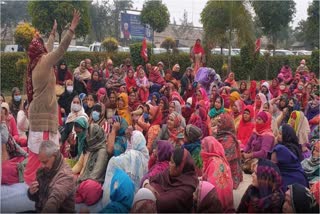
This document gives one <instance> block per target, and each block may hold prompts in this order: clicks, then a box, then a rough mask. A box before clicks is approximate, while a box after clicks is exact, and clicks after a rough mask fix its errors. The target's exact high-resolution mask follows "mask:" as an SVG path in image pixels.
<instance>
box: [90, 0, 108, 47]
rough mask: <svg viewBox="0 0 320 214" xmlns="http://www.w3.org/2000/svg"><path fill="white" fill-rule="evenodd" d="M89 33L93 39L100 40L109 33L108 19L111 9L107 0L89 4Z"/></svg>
mask: <svg viewBox="0 0 320 214" xmlns="http://www.w3.org/2000/svg"><path fill="white" fill-rule="evenodd" d="M90 20H91V31H90V33H91V35H92V37H93V39H94V40H95V41H102V39H103V38H104V37H106V36H107V35H108V36H110V35H111V33H110V32H111V28H110V27H109V26H110V25H109V24H110V20H111V9H110V7H109V6H108V5H107V2H104V3H103V4H99V3H98V2H97V3H94V4H91V5H90Z"/></svg>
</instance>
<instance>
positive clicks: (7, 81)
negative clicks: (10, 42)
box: [1, 53, 26, 91]
mask: <svg viewBox="0 0 320 214" xmlns="http://www.w3.org/2000/svg"><path fill="white" fill-rule="evenodd" d="M23 58H26V54H25V53H2V54H1V91H11V89H12V88H13V87H15V86H17V87H19V88H22V86H23V84H22V83H23V74H24V73H23V71H21V70H18V69H17V64H16V63H17V62H18V61H19V59H23Z"/></svg>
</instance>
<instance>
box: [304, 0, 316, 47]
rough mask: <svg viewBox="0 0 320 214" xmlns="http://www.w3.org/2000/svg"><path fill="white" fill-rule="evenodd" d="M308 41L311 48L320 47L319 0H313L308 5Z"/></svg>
mask: <svg viewBox="0 0 320 214" xmlns="http://www.w3.org/2000/svg"><path fill="white" fill-rule="evenodd" d="M306 42H307V45H308V46H309V47H310V48H315V47H317V48H318V49H319V1H315V0H313V1H312V3H311V5H310V6H309V7H308V18H307V21H306Z"/></svg>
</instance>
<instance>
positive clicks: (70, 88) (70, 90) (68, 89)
mask: <svg viewBox="0 0 320 214" xmlns="http://www.w3.org/2000/svg"><path fill="white" fill-rule="evenodd" d="M67 91H68V92H69V93H71V92H72V91H73V86H72V85H69V86H67Z"/></svg>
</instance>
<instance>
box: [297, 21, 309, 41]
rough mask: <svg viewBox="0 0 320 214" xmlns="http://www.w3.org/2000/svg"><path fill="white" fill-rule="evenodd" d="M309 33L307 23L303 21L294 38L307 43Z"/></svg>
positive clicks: (300, 22) (299, 24)
mask: <svg viewBox="0 0 320 214" xmlns="http://www.w3.org/2000/svg"><path fill="white" fill-rule="evenodd" d="M306 32H307V21H306V20H301V21H299V23H298V26H297V27H296V28H295V29H294V38H295V40H296V41H299V42H305V40H306Z"/></svg>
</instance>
